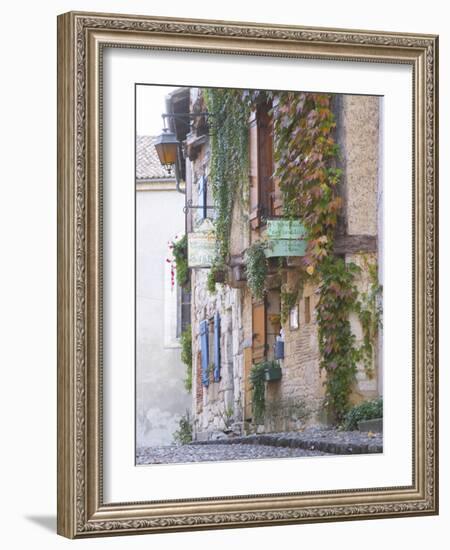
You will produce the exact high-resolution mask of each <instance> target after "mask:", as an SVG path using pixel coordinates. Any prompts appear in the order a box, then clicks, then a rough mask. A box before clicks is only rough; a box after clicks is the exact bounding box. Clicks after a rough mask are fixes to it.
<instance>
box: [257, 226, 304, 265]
mask: <svg viewBox="0 0 450 550" xmlns="http://www.w3.org/2000/svg"><path fill="white" fill-rule="evenodd" d="M266 238H267V248H266V249H265V254H266V257H267V258H274V257H279V256H304V255H305V254H306V244H307V243H306V229H305V227H304V225H303V224H302V223H301V222H300V220H284V219H273V220H267V232H266Z"/></svg>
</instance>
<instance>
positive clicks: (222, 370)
mask: <svg viewBox="0 0 450 550" xmlns="http://www.w3.org/2000/svg"><path fill="white" fill-rule="evenodd" d="M180 97H183V100H182V102H180ZM178 102H179V104H180V105H181V104H182V105H183V108H184V109H186V106H188V109H189V112H191V113H193V112H195V111H197V112H199V111H204V104H203V103H202V91H201V89H198V88H184V89H180V91H179V95H178ZM169 106H170V108H171V109H172V111H173V112H176V110H177V103H176V102H173V103H172V104H170V102H169ZM332 106H333V112H334V115H335V119H336V131H335V140H336V142H337V143H338V145H339V149H340V152H341V156H340V159H339V164H340V166H341V168H342V170H343V177H342V181H341V184H340V186H341V196H342V198H343V208H342V214H341V217H340V220H339V224H338V227H337V230H336V240H335V253H336V254H339V255H340V256H341V257H343V258H344V259H345V261H346V262H354V263H356V264H357V265H361V266H362V267H363V268H364V266H366V265H367V263H372V262H378V264H379V270H380V271H381V269H382V262H381V261H380V258H381V255H380V251H381V250H382V230H381V229H382V228H381V224H380V219H381V204H382V202H381V201H382V179H381V174H380V166H382V162H381V159H380V143H379V140H380V116H381V113H380V109H381V99H380V98H378V97H372V96H370V97H369V96H349V95H341V96H335V97H333V102H332ZM257 115H258V113H253V114H252V117H253V118H251V119H250V120H249V155H250V159H249V172H250V173H249V180H250V186H249V196H247V197H242V200H237V201H236V202H235V204H234V207H233V213H232V223H231V229H230V254H229V260H228V262H227V266H226V273H225V274H224V281H223V282H220V281H219V282H218V283H217V284H216V289H215V292H211V291H210V290H208V272H209V270H208V269H207V268H205V267H192V268H191V269H190V288H191V330H192V359H193V363H192V377H193V388H192V418H193V434H194V438H195V439H214V438H219V437H225V436H226V434H241V433H249V432H252V431H258V432H277V431H288V430H289V431H290V430H299V429H302V428H304V427H305V426H308V425H311V424H317V423H327V422H328V420H329V419H328V418H327V416H326V415H325V414H324V408H323V400H324V391H325V390H324V380H325V375H324V372H323V371H322V370H321V369H320V352H319V344H318V325H317V321H316V305H317V302H318V299H319V295H318V287H317V286H315V285H313V284H305V285H304V287H303V290H302V292H301V293H300V294H299V295H298V297H297V301H296V303H295V304H291V305H290V308H289V311H288V312H283V311H282V299H281V295H282V292H283V291H284V290H285V289H292V288H295V287H296V286H297V283H298V278H299V276H300V275H299V269H298V267H299V261H300V258H299V257H295V256H292V257H285V258H284V259H283V264H282V265H283V267H282V269H280V268H279V267H276V266H277V258H270V259H269V266H270V269H269V274H268V277H267V280H266V288H267V292H266V295H265V297H264V299H263V300H259V301H257V300H255V299H254V298H253V297H252V294H251V292H250V289H249V288H248V286H247V283H246V273H245V260H244V258H245V251H246V250H247V249H248V247H249V246H250V245H251V244H252V243H254V242H256V241H258V240H260V239H264V238H266V235H267V227H266V225H264V223H262V222H261V220H262V219H263V218H262V217H261V218H260V217H259V216H260V214H259V212H260V211H262V206H261V205H263V206H264V208H265V209H266V211H269V212H270V213H271V214H272V215H273V216H274V217H275V218H276V217H277V216H278V215H279V214H280V213H281V211H282V200H281V194H280V192H279V189H277V188H276V186H274V185H273V182H272V178H271V175H270V174H271V173H272V168H270V167H269V168H267V167H264V163H263V164H261V163H260V161H259V160H258V158H257V157H258V155H259V156H261V154H263V155H264V154H269V153H267V151H269V150H270V148H271V147H272V146H273V145H272V140H271V137H270V132H269V131H268V128H269V129H270V124H269V123H268V122H267V121H266V120H265V119H264V116H266V114H263V116H262V117H260V119H259V120H256V117H257ZM173 129H174V130H176V131H177V137H178V138H179V139H180V141H182V142H183V147H184V151H185V158H186V163H185V165H184V166H183V170H184V177H185V181H186V204H187V206H188V208H187V209H186V210H187V214H186V230H187V232H188V233H191V232H195V231H198V230H199V228H201V226H202V223H203V222H204V220H205V219H212V220H213V221H214V209H213V205H214V203H213V197H212V193H211V185H210V184H209V177H210V173H209V164H210V142H209V138H208V131H207V125H206V124H205V121H204V120H201V121H200V122H198V120H197V119H196V118H195V117H194V118H192V120H191V121H190V125H189V129H188V130H187V129H186V127H182V125H179V126H178V127H177V126H176V124H175V123H174V124H173ZM261 151H262V152H261ZM264 151H265V152H264ZM258 163H259V164H258ZM261 174H263V176H264V178H265V180H267V181H269V180H270V181H271V182H272V183H271V184H270V185H272V187H271V188H270V189H269V193H268V195H267V196H266V197H265V198H264V197H261V196H260V195H258V196H256V197H253V196H252V193H254V189H255V188H256V187H255V185H258V184H257V183H255V182H254V181H252V178H253V179H255V178H256V179H257V178H259V180H260V181H261V180H262V179H264V178H263V177H262V175H261ZM264 174H266V175H264ZM256 179H255V181H256ZM255 201H256V202H255ZM356 282H357V286H358V288H359V289H360V290H361V291H362V292H363V291H365V290H366V289H367V287H368V285H369V280H368V274H367V270H366V269H362V271H361V274H360V275H359V276H358V277H357V281H356ZM350 320H351V326H352V330H353V333H354V334H355V336H356V341H357V342H360V341H361V340H362V338H363V333H362V329H361V325H360V322H359V320H358V317H357V316H356V315H353V316H352V317H351V319H350ZM277 341H281V342H283V346H282V347H284V350H283V353H282V354H281V355H282V356H280V354H279V353H278V354H277V356H276V352H275V346H277ZM278 348H279V346H278ZM263 360H273V361H277V363H278V364H279V365H280V366H281V373H282V375H281V378H280V379H278V380H273V381H269V382H267V383H266V388H265V400H266V414H265V416H264V420H263V421H261V422H260V423H256V422H255V419H254V418H253V413H252V385H251V382H250V371H251V369H252V366H253V365H254V364H256V363H258V362H260V361H263ZM373 365H374V368H373V371H372V372H371V373H370V375H369V374H368V372H367V369H366V368H364V366H363V364H362V363H361V365H359V366H358V372H357V376H356V383H355V385H354V388H353V393H352V396H351V399H352V401H353V402H355V403H357V402H359V401H362V400H364V399H369V398H373V397H377V396H379V395H382V372H381V369H382V364H381V344H380V343H378V345H377V346H375V351H374V357H373Z"/></svg>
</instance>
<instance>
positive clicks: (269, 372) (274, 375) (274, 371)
mask: <svg viewBox="0 0 450 550" xmlns="http://www.w3.org/2000/svg"><path fill="white" fill-rule="evenodd" d="M264 378H265V380H266V382H273V381H275V380H281V367H279V366H275V365H274V366H270V367H267V368H266V372H265V375H264Z"/></svg>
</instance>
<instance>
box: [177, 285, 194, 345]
mask: <svg viewBox="0 0 450 550" xmlns="http://www.w3.org/2000/svg"><path fill="white" fill-rule="evenodd" d="M190 324H191V293H190V291H189V290H186V289H185V288H184V287H178V289H177V338H179V337H180V336H181V333H182V332H184V331H185V330H186V329H187V328H188V326H189V325H190Z"/></svg>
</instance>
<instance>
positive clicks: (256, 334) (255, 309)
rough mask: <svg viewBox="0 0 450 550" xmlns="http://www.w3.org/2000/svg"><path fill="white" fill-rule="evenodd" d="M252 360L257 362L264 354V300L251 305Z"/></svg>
mask: <svg viewBox="0 0 450 550" xmlns="http://www.w3.org/2000/svg"><path fill="white" fill-rule="evenodd" d="M252 333H253V344H252V352H253V362H254V363H259V362H260V361H262V360H263V359H264V357H265V355H266V305H265V303H264V302H257V303H254V304H253V306H252Z"/></svg>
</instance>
